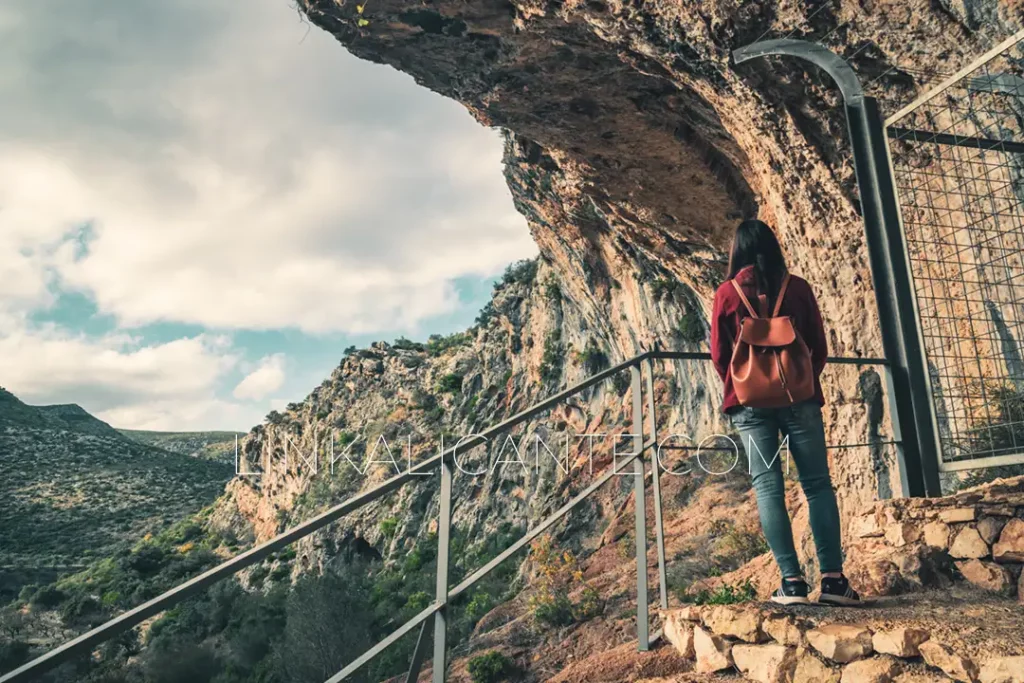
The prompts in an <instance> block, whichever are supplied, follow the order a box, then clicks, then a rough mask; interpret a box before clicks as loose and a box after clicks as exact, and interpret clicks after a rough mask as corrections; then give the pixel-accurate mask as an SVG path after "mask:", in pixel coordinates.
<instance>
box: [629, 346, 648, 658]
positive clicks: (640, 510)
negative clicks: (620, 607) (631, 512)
mask: <svg viewBox="0 0 1024 683" xmlns="http://www.w3.org/2000/svg"><path fill="white" fill-rule="evenodd" d="M629 374H630V377H631V380H632V381H631V385H632V393H633V429H632V430H631V431H632V434H633V453H640V455H638V456H637V458H636V459H635V460H634V461H633V476H634V480H633V498H634V501H633V508H634V509H635V510H636V528H635V531H634V533H635V536H636V639H637V647H638V649H639V650H640V651H641V652H646V651H647V650H648V649H649V648H650V642H649V637H648V632H647V631H648V628H649V619H648V615H647V505H646V500H645V495H644V493H645V491H644V456H643V453H642V452H641V451H643V448H644V412H643V405H644V402H643V390H642V388H641V383H640V364H639V363H634V364H633V365H631V366H630V368H629Z"/></svg>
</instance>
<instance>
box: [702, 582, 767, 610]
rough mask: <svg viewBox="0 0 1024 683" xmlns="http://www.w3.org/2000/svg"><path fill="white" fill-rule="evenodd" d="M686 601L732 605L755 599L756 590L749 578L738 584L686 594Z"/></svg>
mask: <svg viewBox="0 0 1024 683" xmlns="http://www.w3.org/2000/svg"><path fill="white" fill-rule="evenodd" d="M684 597H687V598H688V599H687V600H686V601H687V602H692V603H694V604H695V605H734V604H736V603H740V602H751V601H752V600H756V599H757V591H756V590H755V589H754V586H753V584H751V583H750V581H749V580H747V581H744V582H743V583H741V584H740V585H739V586H732V585H730V584H723V585H721V586H719V587H718V588H716V589H714V590H713V591H708V590H706V589H705V590H700V591H698V592H697V593H695V594H687V596H684Z"/></svg>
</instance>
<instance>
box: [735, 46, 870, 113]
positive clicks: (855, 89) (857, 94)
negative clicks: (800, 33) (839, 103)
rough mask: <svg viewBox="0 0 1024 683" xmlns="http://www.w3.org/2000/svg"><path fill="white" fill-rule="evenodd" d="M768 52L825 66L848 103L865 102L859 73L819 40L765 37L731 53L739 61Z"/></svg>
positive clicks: (855, 104)
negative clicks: (816, 41)
mask: <svg viewBox="0 0 1024 683" xmlns="http://www.w3.org/2000/svg"><path fill="white" fill-rule="evenodd" d="M769 55H786V56H788V57H798V58H800V59H803V60H806V61H808V62H810V63H812V64H814V65H815V66H817V67H819V68H821V69H823V70H824V71H825V73H827V74H828V75H829V76H831V77H832V80H833V81H835V82H836V85H838V86H839V90H840V92H842V93H843V100H844V101H845V102H846V105H847V106H857V105H859V104H861V103H862V102H863V101H864V91H863V90H862V89H861V87H860V79H859V78H857V73H856V72H855V71H854V70H853V68H852V67H851V66H850V65H849V64H847V63H846V60H844V59H843V58H842V57H840V56H839V55H837V54H836V53H835V52H832V51H831V50H829V49H828V48H827V47H823V46H821V45H818V44H817V43H811V42H809V41H806V40H790V39H788V38H786V39H780V40H765V41H761V42H757V43H752V44H750V45H747V46H745V47H741V48H739V49H738V50H733V52H732V57H733V59H734V60H735V61H736V63H737V64H742V63H743V62H746V61H749V60H751V59H757V58H758V57H767V56H769Z"/></svg>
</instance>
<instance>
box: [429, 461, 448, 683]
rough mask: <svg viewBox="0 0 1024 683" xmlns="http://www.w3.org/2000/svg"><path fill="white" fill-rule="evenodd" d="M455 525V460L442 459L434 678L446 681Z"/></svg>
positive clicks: (440, 682) (437, 681) (438, 524)
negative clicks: (450, 561) (451, 545)
mask: <svg viewBox="0 0 1024 683" xmlns="http://www.w3.org/2000/svg"><path fill="white" fill-rule="evenodd" d="M451 526H452V463H451V462H449V461H448V460H447V459H445V458H442V459H441V505H440V511H439V512H438V519H437V592H436V598H435V599H436V600H437V602H439V603H441V605H442V607H441V609H439V610H438V611H437V612H436V613H435V614H434V661H433V665H432V666H433V681H434V683H444V680H445V663H446V662H445V656H446V654H447V653H446V649H447V647H446V640H447V635H448V550H449V542H448V541H449V538H450V536H451Z"/></svg>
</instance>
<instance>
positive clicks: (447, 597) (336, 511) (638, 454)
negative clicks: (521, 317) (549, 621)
mask: <svg viewBox="0 0 1024 683" xmlns="http://www.w3.org/2000/svg"><path fill="white" fill-rule="evenodd" d="M710 359H711V356H710V354H708V353H703V352H686V351H660V350H652V351H646V352H644V353H641V354H640V355H638V356H635V357H633V358H630V359H629V360H626V361H624V362H622V363H619V364H618V365H615V366H613V367H610V368H608V369H606V370H603V371H601V372H598V373H596V374H594V375H592V376H591V377H588V378H587V379H585V380H583V381H582V382H580V383H578V384H576V385H574V386H572V387H569V388H568V389H565V390H563V391H561V392H559V393H557V394H555V395H554V396H551V397H550V398H547V399H545V400H543V401H540V402H539V403H536V404H534V405H532V406H530V407H529V408H527V409H525V410H523V411H521V412H519V413H517V414H516V415H513V416H512V417H510V418H509V419H507V420H505V421H503V422H501V423H499V424H497V425H495V426H493V427H491V428H489V429H486V430H484V431H483V432H480V433H478V434H476V435H473V436H472V437H470V438H466V439H465V440H462V441H460V442H459V443H457V444H456V445H455V446H453V447H452V448H451V449H449V450H447V451H445V452H442V453H439V454H437V455H434V456H432V457H430V458H427V459H426V460H424V461H423V462H421V463H418V464H416V465H414V466H411V467H409V468H407V469H406V471H404V472H402V473H400V474H397V475H395V476H393V477H391V478H390V479H388V480H386V481H385V482H383V483H382V484H380V485H379V486H377V487H375V488H373V489H371V490H369V491H365V492H363V493H360V494H359V495H356V496H353V497H352V498H349V499H348V500H345V501H344V502H342V503H339V504H338V505H336V506H334V507H333V508H331V509H329V510H327V511H325V512H323V513H321V514H319V515H317V516H316V517H313V518H312V519H310V520H308V521H306V522H303V523H302V524H299V525H298V526H296V527H293V528H291V529H288V530H287V531H284V532H282V533H281V534H279V535H278V536H276V537H274V538H272V539H271V540H269V541H267V542H265V543H262V544H260V545H258V546H256V547H254V548H251V549H249V550H247V551H245V552H243V553H241V554H239V555H237V556H235V557H233V558H232V559H230V560H228V561H226V562H224V563H222V564H220V565H218V566H216V567H214V568H212V569H209V570H207V571H205V572H203V573H202V574H199V575H198V576H195V577H194V578H192V579H189V580H188V581H186V582H185V583H183V584H181V585H180V586H177V587H176V588H173V589H171V590H169V591H167V592H166V593H163V594H162V595H160V596H157V597H155V598H153V599H152V600H149V601H147V602H145V603H143V604H142V605H139V606H138V607H135V608H133V609H130V610H128V611H126V612H124V613H123V614H120V615H118V616H117V617H115V618H113V619H111V620H110V621H107V622H106V623H104V624H101V625H100V626H97V627H96V628H93V629H92V630H90V631H88V632H86V633H83V634H82V635H80V636H78V637H76V638H74V639H72V640H70V641H68V642H67V643H64V644H63V645H61V646H59V647H57V648H55V649H53V650H51V651H49V652H47V653H45V654H43V655H41V656H40V657H38V658H36V659H34V660H32V661H30V662H28V663H26V664H24V665H22V666H20V667H19V668H17V669H15V670H13V671H11V672H9V673H7V674H5V675H3V676H2V677H0V683H21V682H23V681H31V680H35V679H36V678H37V677H38V676H40V675H41V674H43V673H45V672H46V671H49V670H50V669H53V668H54V667H56V666H58V665H60V664H62V663H64V662H67V661H69V660H72V659H74V658H76V657H81V656H85V655H88V654H89V653H91V652H92V651H93V650H94V649H95V648H96V646H98V645H99V644H101V643H104V642H106V641H108V640H110V639H111V638H113V637H114V636H116V635H118V634H120V633H123V632H125V631H127V630H128V629H130V628H133V627H134V626H137V625H138V624H140V623H142V622H143V621H145V620H146V619H149V618H150V617H153V616H155V615H157V614H159V613H161V612H163V611H165V610H167V609H170V608H172V607H174V606H175V605H177V604H178V603H180V602H181V601H182V600H184V599H186V598H188V597H190V596H192V595H195V594H196V593H198V592H200V591H202V590H204V589H206V588H209V587H210V586H211V585H213V584H214V583H216V582H218V581H220V580H222V579H225V578H227V577H229V576H232V575H234V574H235V573H237V572H238V571H240V570H242V569H245V568H247V567H250V566H252V565H253V564H255V563H257V562H259V561H261V560H263V559H265V558H266V557H268V556H269V555H271V554H272V553H274V552H277V551H278V550H281V549H282V548H284V547H285V546H288V545H289V544H291V543H293V542H294V541H297V540H299V539H301V538H304V537H306V536H308V535H310V534H312V533H313V532H315V531H317V530H319V529H322V528H323V527H325V526H327V525H328V524H330V523H332V522H334V521H336V520H338V519H340V518H341V517H343V516H345V515H346V514H348V513H350V512H353V511H355V510H358V509H359V508H362V507H364V506H366V505H368V504H370V503H372V502H373V501H375V500H377V499H379V498H382V497H383V496H385V495H387V494H388V493H391V492H392V491H395V490H396V489H398V488H400V487H401V486H403V485H404V484H406V483H407V482H409V481H411V480H413V479H414V478H416V477H420V476H422V475H423V474H424V473H427V472H430V471H432V470H434V469H435V468H439V469H440V471H441V486H440V510H439V519H438V529H437V543H438V552H437V573H436V579H437V580H436V594H435V597H434V602H433V603H432V604H431V605H429V606H428V607H426V608H425V609H423V610H422V611H420V612H419V613H418V614H416V615H415V616H414V617H412V618H411V619H409V620H408V621H407V622H405V623H404V624H402V625H401V626H399V627H398V628H397V629H396V630H394V631H393V632H392V633H391V634H390V635H388V636H387V637H386V638H384V639H383V640H381V641H380V642H379V643H377V644H376V645H375V646H373V647H372V648H370V649H369V650H367V651H366V652H365V653H363V654H362V655H361V656H359V657H358V658H356V659H355V660H353V661H352V662H350V663H349V664H348V665H347V666H345V668H343V669H342V670H341V671H339V672H338V673H337V674H335V675H334V676H332V677H330V678H329V679H328V680H327V682H326V683H338V682H339V681H342V680H344V679H345V678H347V677H348V676H349V675H351V674H352V673H354V672H355V671H357V670H358V669H359V668H360V667H362V666H364V665H365V664H366V663H367V662H369V661H370V660H372V659H373V658H374V657H376V656H377V655H378V654H380V653H381V652H382V651H384V650H385V649H386V648H387V647H389V646H390V645H392V644H393V643H395V642H396V641H397V640H399V639H400V638H402V637H403V636H405V635H406V634H408V633H410V632H412V631H413V630H414V629H416V628H417V627H419V637H418V640H417V642H416V647H415V650H414V652H413V656H412V661H411V664H410V668H409V672H408V675H407V677H406V681H407V682H409V683H411V682H412V681H415V680H416V679H417V678H418V676H419V672H420V669H421V667H422V665H423V661H424V658H425V656H426V650H427V642H428V640H427V633H428V628H427V626H428V622H429V621H430V620H431V619H433V622H434V624H433V626H434V627H433V641H434V642H433V664H432V672H433V681H434V683H443V681H444V680H445V669H446V656H447V650H448V647H447V617H448V607H449V605H450V604H451V602H452V600H453V599H454V598H456V597H457V596H459V595H461V594H462V593H464V592H465V591H467V590H468V589H469V588H471V587H472V586H473V585H474V584H476V583H477V582H478V581H480V580H481V579H482V578H484V577H485V576H487V575H488V574H489V573H490V572H491V571H492V570H494V569H495V568H496V567H497V566H498V565H500V564H501V563H502V562H504V561H505V560H507V559H508V558H510V557H511V556H512V555H514V554H515V553H517V552H519V551H520V550H522V549H523V548H524V547H526V546H527V545H529V544H530V542H531V541H533V540H534V539H535V538H537V537H538V536H539V535H541V534H542V533H544V531H546V530H547V529H548V528H550V527H551V526H552V525H553V524H555V522H557V521H559V520H560V519H562V518H564V517H565V516H566V515H567V514H568V513H569V512H570V511H571V510H573V509H574V508H575V507H576V506H577V505H579V504H580V503H582V502H583V501H584V500H586V499H587V498H589V497H590V496H591V495H592V494H593V493H594V492H595V491H597V490H598V489H599V488H600V487H601V486H602V485H604V484H605V483H606V482H607V481H608V480H609V479H611V478H612V477H613V476H615V475H617V474H619V473H620V472H622V471H623V470H625V469H626V468H627V467H629V466H630V465H632V468H633V475H634V477H635V480H634V490H633V493H634V497H635V504H634V510H635V518H636V530H635V534H634V537H635V542H636V565H637V608H636V620H637V622H636V629H637V647H638V649H639V650H640V651H646V650H648V649H649V647H650V644H651V642H652V641H653V640H656V639H657V638H658V637H659V636H660V633H656V634H654V635H653V636H652V635H651V634H650V632H649V610H648V587H647V569H648V566H647V510H646V478H647V477H646V474H645V466H644V462H643V455H644V454H645V453H646V452H648V451H649V450H650V449H651V448H652V447H655V446H657V424H656V423H657V419H656V417H657V416H656V413H655V404H654V367H653V363H652V361H654V360H710ZM828 362H829V363H830V364H843V365H860V366H863V365H877V366H882V367H883V368H884V370H885V376H886V385H887V386H886V394H887V395H888V396H889V399H890V402H891V400H892V391H891V388H892V378H891V374H890V372H889V364H888V362H887V361H886V360H885V359H883V358H829V359H828ZM642 366H646V368H647V371H646V372H645V373H642V372H641V367H642ZM626 370H628V371H629V372H630V386H631V399H632V425H631V430H630V432H629V433H628V434H626V436H631V437H632V438H633V444H632V452H631V453H629V454H626V455H625V456H624V457H623V458H622V459H621V460H617V461H613V464H612V466H610V467H609V468H608V470H607V471H606V472H605V473H603V474H601V475H600V476H598V477H597V479H595V480H594V481H593V482H592V483H591V484H589V485H588V486H587V487H586V488H584V489H583V490H582V491H580V492H579V493H578V494H577V495H576V496H574V497H573V498H572V499H571V500H570V501H569V502H567V503H566V504H565V505H563V506H562V507H561V508H559V509H558V510H556V511H555V512H554V513H552V514H551V515H549V516H548V517H546V518H545V519H544V520H542V521H541V522H540V523H539V524H537V525H536V526H535V527H534V528H533V529H532V530H530V531H529V532H527V533H526V534H525V535H524V536H523V537H522V538H520V539H519V540H518V541H516V542H514V543H513V544H512V545H511V546H509V547H508V548H507V549H505V550H504V551H502V552H501V553H500V554H499V555H497V556H496V557H494V558H493V559H492V560H490V561H489V562H487V563H486V564H485V565H483V566H482V567H480V568H479V569H477V570H476V571H474V572H472V573H471V574H470V575H469V576H467V577H466V578H465V579H463V580H462V581H461V582H460V583H459V584H458V585H456V586H454V587H450V586H449V575H448V570H449V550H450V543H449V539H450V532H451V511H452V466H453V465H454V464H455V458H456V456H458V455H459V454H460V453H464V452H466V451H468V450H470V449H472V448H474V447H476V446H478V445H481V444H483V443H485V442H487V441H488V440H490V439H491V438H492V437H494V436H497V435H499V434H502V433H503V432H507V431H509V430H511V429H512V428H514V427H516V426H517V425H520V424H522V423H524V422H525V421H526V420H529V419H530V418H531V417H533V416H535V415H538V414H540V413H542V412H544V411H546V410H548V409H550V408H552V407H554V406H556V405H558V404H559V403H561V402H562V401H564V400H566V399H568V398H570V397H572V396H574V395H576V394H579V393H580V392H582V391H584V390H585V389H587V388H589V387H592V386H594V385H596V384H598V383H599V382H602V381H604V380H607V379H609V378H611V377H612V376H614V375H617V374H618V373H620V372H624V371H626ZM643 375H645V376H646V381H643V379H644V378H643ZM645 395H646V402H647V408H648V412H649V413H650V416H651V425H650V438H648V439H647V440H645V439H644V398H645ZM891 415H892V429H893V440H892V441H888V442H885V443H892V444H895V445H896V447H897V459H898V462H899V465H900V478H901V481H904V482H905V481H906V477H905V472H904V467H905V465H904V463H903V457H902V452H901V439H900V434H899V424H898V420H897V418H896V413H895V411H891ZM857 445H864V444H853V445H840V446H830V448H851V447H854V446H857ZM872 445H878V444H872ZM659 469H660V468H659V466H657V464H656V465H655V466H653V467H651V472H650V476H651V482H652V494H653V501H654V524H655V544H656V548H657V560H658V586H659V605H660V606H661V608H662V609H665V608H667V607H668V587H667V579H666V571H665V537H664V525H663V515H662V505H661V483H660V476H659Z"/></svg>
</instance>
